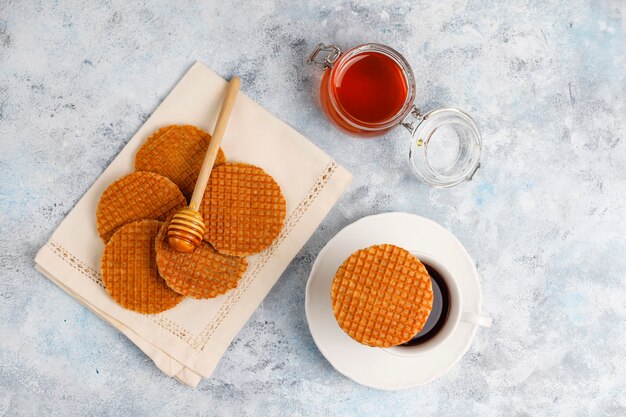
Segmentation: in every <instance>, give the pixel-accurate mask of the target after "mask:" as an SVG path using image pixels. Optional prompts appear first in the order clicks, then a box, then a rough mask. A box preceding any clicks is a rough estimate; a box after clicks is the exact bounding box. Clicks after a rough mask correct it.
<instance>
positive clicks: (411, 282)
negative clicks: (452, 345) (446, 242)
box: [331, 244, 433, 347]
mask: <svg viewBox="0 0 626 417" xmlns="http://www.w3.org/2000/svg"><path fill="white" fill-rule="evenodd" d="M331 302H332V307H333V312H334V314H335V318H336V319H337V322H338V323H339V326H340V327H341V328H342V329H343V330H344V331H345V332H346V333H347V334H348V335H349V336H350V337H351V338H353V339H354V340H356V341H357V342H359V343H362V344H365V345H368V346H375V347H390V346H397V345H400V344H402V343H405V342H407V341H409V340H410V339H411V338H412V337H413V336H415V335H416V334H417V333H419V331H420V330H422V328H423V327H424V324H425V323H426V320H427V319H428V316H429V315H430V312H431V310H432V305H433V291H432V283H431V280H430V276H429V275H428V271H427V270H426V268H425V267H424V265H423V264H422V263H421V262H420V260H419V259H417V258H416V257H415V256H414V255H412V254H411V253H410V252H408V251H406V250H404V249H402V248H400V247H398V246H394V245H389V244H383V245H375V246H370V247H368V248H365V249H361V250H358V251H356V252H355V253H353V254H352V255H350V256H349V257H348V259H346V260H345V261H344V262H343V264H342V265H341V266H340V267H339V269H338V270H337V272H336V274H335V277H334V279H333V284H332V287H331Z"/></svg>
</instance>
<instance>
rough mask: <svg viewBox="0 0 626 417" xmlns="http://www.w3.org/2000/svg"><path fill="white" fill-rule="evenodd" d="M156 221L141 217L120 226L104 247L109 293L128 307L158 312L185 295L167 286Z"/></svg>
mask: <svg viewBox="0 0 626 417" xmlns="http://www.w3.org/2000/svg"><path fill="white" fill-rule="evenodd" d="M161 224H162V223H161V222H159V221H156V220H141V221H137V222H133V223H129V224H127V225H125V226H123V227H121V228H120V229H118V230H117V231H116V232H115V233H114V234H113V236H112V237H111V240H110V241H109V243H107V245H106V247H105V248H104V254H103V255H102V261H101V269H102V280H103V282H104V285H105V288H106V290H107V292H108V293H109V294H110V295H111V297H113V299H114V300H115V302H117V303H118V304H119V305H121V306H122V307H124V308H127V309H129V310H133V311H136V312H138V313H143V314H156V313H160V312H162V311H165V310H168V309H170V308H172V307H174V306H176V305H177V304H178V303H179V302H180V301H181V300H182V299H183V298H184V297H183V296H182V295H180V294H178V293H176V292H175V291H173V290H172V289H171V288H169V287H168V286H167V284H166V283H165V281H164V280H163V278H161V276H160V275H159V273H158V271H157V265H156V259H155V257H156V251H155V248H154V245H155V238H156V236H157V234H158V232H159V228H160V227H161Z"/></svg>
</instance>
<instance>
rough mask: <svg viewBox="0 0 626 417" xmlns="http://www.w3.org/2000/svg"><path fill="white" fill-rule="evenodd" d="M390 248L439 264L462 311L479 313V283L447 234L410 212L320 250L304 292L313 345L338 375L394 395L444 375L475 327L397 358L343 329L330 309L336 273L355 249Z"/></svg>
mask: <svg viewBox="0 0 626 417" xmlns="http://www.w3.org/2000/svg"><path fill="white" fill-rule="evenodd" d="M381 243H392V244H395V245H397V246H400V247H402V248H405V249H407V250H409V251H412V252H413V251H415V252H423V253H427V254H430V255H431V256H432V257H433V258H437V259H439V260H440V261H441V262H442V263H445V266H446V267H447V269H448V270H449V271H450V273H451V274H453V275H454V276H455V277H456V278H458V279H457V281H458V286H459V290H460V292H461V293H462V294H463V311H466V312H470V313H475V314H481V308H480V283H479V282H478V273H477V271H476V267H475V266H474V262H473V261H472V259H471V258H470V256H469V254H468V253H467V251H466V250H465V248H464V247H463V245H461V243H460V242H459V241H458V240H457V239H456V237H454V235H452V233H450V232H449V231H448V230H446V229H445V228H443V227H442V226H440V225H439V224H437V223H435V222H434V221H432V220H429V219H426V218H424V217H420V216H417V215H414V214H408V213H384V214H378V215H374V216H369V217H364V218H362V219H360V220H358V221H356V222H354V223H352V224H351V225H349V226H347V227H345V228H344V229H343V230H341V231H340V232H339V233H337V235H335V237H333V238H332V239H331V240H330V241H329V242H328V243H327V244H326V246H325V247H324V248H323V249H322V250H321V251H320V253H319V255H318V256H317V259H316V260H315V263H314V264H313V268H312V270H311V275H310V276H309V281H308V283H307V287H306V305H305V309H306V316H307V320H308V322H309V329H310V330H311V334H312V335H313V340H314V341H315V344H317V347H318V348H319V350H320V351H321V352H322V354H323V355H324V356H325V357H326V359H328V361H329V362H330V363H331V364H332V365H333V366H334V367H335V369H336V370H337V371H339V372H340V373H342V374H343V375H345V376H347V377H348V378H350V379H352V380H354V381H355V382H358V383H359V384H362V385H366V386H368V387H372V388H378V389H385V390H397V389H404V388H410V387H414V386H418V385H424V384H427V383H429V382H431V381H432V380H434V379H435V378H437V377H439V376H441V375H443V374H444V373H445V372H447V371H448V370H449V369H450V368H452V366H453V365H454V364H456V363H457V362H458V361H459V359H461V357H462V356H463V355H464V354H465V352H466V351H467V349H468V348H469V346H470V343H471V341H472V338H473V337H474V334H475V333H476V325H472V324H469V323H465V322H461V323H459V325H458V326H457V328H456V329H455V330H454V332H453V333H452V335H451V336H450V337H449V338H448V339H447V340H445V342H443V344H441V345H440V346H438V347H437V348H436V349H435V350H433V351H430V352H425V353H423V354H421V355H418V356H400V355H397V354H394V353H392V352H390V351H389V350H385V349H381V348H373V347H368V346H364V345H361V344H360V343H358V342H356V341H354V340H352V339H351V338H350V337H349V336H348V335H347V334H346V333H344V332H343V330H341V328H340V327H339V325H338V324H337V321H336V320H335V317H334V315H333V311H332V308H331V301H330V287H331V284H332V280H333V277H334V275H335V272H336V271H337V268H339V266H340V265H341V264H342V262H343V261H344V260H345V259H346V258H347V257H348V256H350V254H352V253H353V252H355V251H356V250H358V249H362V248H365V247H367V246H370V245H375V244H381Z"/></svg>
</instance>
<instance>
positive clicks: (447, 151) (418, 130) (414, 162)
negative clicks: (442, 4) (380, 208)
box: [402, 107, 482, 188]
mask: <svg viewBox="0 0 626 417" xmlns="http://www.w3.org/2000/svg"><path fill="white" fill-rule="evenodd" d="M402 125H403V126H404V127H405V128H407V129H408V130H409V131H410V132H411V144H410V147H409V160H410V165H411V168H412V170H413V172H414V173H415V175H417V176H418V177H419V178H420V179H421V180H423V181H424V182H426V183H427V184H429V185H431V186H433V187H441V188H445V187H452V186H454V185H457V184H459V183H461V182H463V181H466V180H471V179H472V177H473V176H474V174H475V173H476V171H477V170H478V168H479V167H480V153H481V149H482V140H481V137H480V131H479V130H478V126H477V125H476V122H474V120H473V119H472V118H471V117H470V116H469V115H467V114H466V113H464V112H463V111H461V110H458V109H455V108H442V109H437V110H433V111H431V112H428V113H426V114H425V115H422V114H421V113H420V112H419V110H418V109H417V108H415V107H414V108H413V110H412V112H411V114H410V115H409V116H407V119H405V121H404V122H403V123H402Z"/></svg>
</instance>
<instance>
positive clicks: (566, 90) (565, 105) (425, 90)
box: [0, 0, 626, 416]
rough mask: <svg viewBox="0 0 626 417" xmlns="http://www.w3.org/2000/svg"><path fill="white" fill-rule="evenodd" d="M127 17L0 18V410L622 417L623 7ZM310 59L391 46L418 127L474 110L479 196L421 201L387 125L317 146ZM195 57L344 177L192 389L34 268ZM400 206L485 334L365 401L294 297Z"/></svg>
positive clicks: (33, 8) (249, 5)
mask: <svg viewBox="0 0 626 417" xmlns="http://www.w3.org/2000/svg"><path fill="white" fill-rule="evenodd" d="M96 3H97V4H96ZM138 3H139V2H132V1H119V0H111V1H102V2H69V1H41V2H32V1H26V0H13V1H12V0H0V226H1V228H0V229H1V230H2V233H1V234H0V416H14V415H38V416H53V415H115V416H130V415H133V416H134V415H136V416H139V415H171V416H174V415H216V416H232V415H241V416H247V415H255V414H262V415H302V416H323V415H339V416H354V415H360V416H380V415H407V416H408V415H419V414H424V415H431V416H432V415H468V416H469V415H483V416H513V415H516V416H518V415H519V416H521V415H533V416H535V415H567V416H590V415H612V416H624V415H626V381H625V379H626V377H625V375H626V353H625V352H626V331H625V330H626V320H625V319H626V256H624V253H626V239H625V237H624V236H626V224H625V221H624V217H625V215H626V203H625V197H624V196H625V195H626V141H625V140H623V139H624V134H625V131H626V122H625V119H624V117H625V116H624V115H625V114H626V105H625V98H624V97H626V79H625V73H626V70H625V68H626V61H625V56H626V34H625V31H626V27H625V23H624V19H625V15H626V3H625V2H623V1H620V0H615V1H601V0H562V1H519V0H508V1H494V2H486V1H476V0H467V1H465V0H457V1H421V2H407V1H398V0H393V1H388V2H387V1H383V0H375V1H371V2H370V1H360V2H359V1H343V2H337V3H335V5H332V6H330V5H327V4H326V3H328V2H323V1H320V2H311V3H309V4H298V3H297V2H291V1H277V2H249V1H240V2H235V3H231V2H229V1H215V2H201V4H197V3H194V2H191V1H167V2H165V1H163V2H160V3H159V4H156V3H155V4H151V5H149V4H148V3H149V2H140V3H141V4H138ZM199 3H200V2H199ZM253 3H263V4H262V5H253ZM318 41H332V42H336V43H337V44H338V45H340V46H342V47H344V48H346V47H350V46H353V45H356V44H358V43H363V42H368V41H378V42H382V43H385V44H388V45H390V46H392V47H394V48H396V49H398V50H399V51H401V52H402V53H403V54H404V55H405V56H406V58H407V59H408V61H409V62H410V63H411V64H412V66H413V68H414V70H415V73H416V76H417V97H418V103H419V104H420V105H421V106H422V108H423V109H425V110H429V109H433V108H436V107H440V106H449V105H454V106H457V107H460V108H463V109H466V110H467V111H468V112H470V113H471V114H472V115H473V116H474V117H475V118H476V119H477V121H478V123H479V125H480V127H481V129H482V133H483V136H484V144H485V146H484V154H483V168H482V169H481V170H480V171H479V173H478V175H477V176H476V178H475V180H474V181H473V182H470V183H466V184H463V185H460V186H458V187H456V188H454V189H451V190H434V189H430V188H428V187H427V186H425V185H423V184H421V183H419V182H417V181H416V180H415V179H414V178H413V177H412V174H411V172H410V170H409V167H408V164H407V160H406V159H407V136H406V134H405V133H404V132H403V131H400V130H396V131H394V132H392V133H390V134H389V135H388V136H387V137H385V138H381V139H377V140H367V141H363V140H356V139H353V138H349V137H346V136H344V135H343V134H341V133H339V132H338V131H337V130H335V129H334V128H332V127H331V126H330V125H329V123H328V122H327V121H326V120H325V119H324V117H323V116H322V114H321V112H320V110H319V107H318V103H317V101H316V100H317V93H316V89H317V85H318V80H319V77H320V73H319V72H317V71H315V70H313V69H312V68H307V67H305V65H304V64H303V61H304V59H305V57H306V55H307V53H308V52H309V51H310V50H311V49H312V47H313V46H314V45H315V44H316V43H317V42H318ZM196 60H200V61H202V62H204V63H205V64H207V65H208V66H210V67H211V68H213V69H214V70H215V71H217V72H218V73H220V74H221V75H223V76H225V77H229V76H231V75H233V74H240V75H242V77H243V89H244V91H245V92H246V93H247V94H248V95H250V96H251V97H252V98H254V99H255V100H257V101H258V102H259V103H261V104H262V105H263V106H265V107H266V108H268V109H269V110H270V111H272V112H273V113H275V114H276V115H278V116H279V117H280V118H282V119H283V120H285V121H286V122H288V123H290V124H291V125H293V126H294V127H295V128H296V129H298V130H300V131H301V132H302V133H303V134H305V135H306V136H308V137H309V138H310V139H311V140H312V141H313V142H315V143H316V144H317V145H318V146H320V147H321V148H322V149H324V150H325V151H326V152H328V153H329V154H330V155H332V156H334V157H335V158H336V159H337V160H338V161H339V162H340V163H342V164H343V165H345V166H346V167H347V168H348V169H349V170H351V171H352V173H353V174H354V176H355V180H354V183H353V185H352V187H351V188H350V190H349V191H348V192H347V193H346V195H345V196H344V198H343V199H342V200H341V202H340V204H339V205H338V206H337V207H336V208H335V209H334V210H333V211H332V213H331V214H330V215H329V217H328V218H327V219H326V221H325V222H324V223H323V225H322V226H321V228H320V229H319V230H318V231H317V232H316V233H315V235H314V236H313V238H312V239H311V240H310V241H309V242H308V244H307V245H306V246H305V248H304V249H303V250H302V251H301V252H300V254H299V255H298V256H297V258H296V259H295V261H294V262H293V263H292V264H291V266H290V267H289V269H288V270H287V272H286V273H285V274H284V276H283V277H282V278H281V280H280V281H279V283H278V284H277V285H276V287H275V288H274V289H273V290H272V292H271V293H270V295H269V296H268V298H267V299H266V301H265V302H264V304H263V306H262V307H261V308H260V309H259V310H258V311H257V312H256V314H255V315H254V316H253V317H252V319H251V320H250V322H249V323H248V325H247V326H245V327H244V329H243V330H242V331H241V333H240V334H239V336H238V337H237V339H236V340H235V341H234V343H233V344H232V346H231V348H230V349H229V351H228V352H227V354H226V356H225V357H224V359H223V361H222V362H221V363H220V365H219V366H218V368H217V370H216V372H215V375H214V378H212V379H211V380H208V381H204V382H202V383H201V385H200V386H199V388H198V389H197V390H192V389H189V388H187V387H184V386H182V385H180V384H179V383H177V382H176V381H174V380H171V379H169V378H167V377H164V376H163V375H162V374H161V373H160V372H159V371H158V370H157V368H156V367H155V366H154V365H153V364H152V363H151V362H150V360H149V359H147V358H146V357H145V356H144V355H143V354H142V353H141V352H140V351H139V350H138V349H137V348H135V347H134V346H133V345H132V344H131V343H130V342H129V341H128V340H126V339H125V338H124V337H123V336H121V335H120V334H118V333H117V332H116V331H114V330H113V329H112V328H111V327H109V326H108V325H106V324H104V323H103V322H102V321H101V320H100V319H98V318H96V317H95V316H94V315H93V314H91V313H90V312H88V311H87V310H86V309H85V308H83V307H81V306H80V305H79V304H78V303H77V302H75V301H74V300H72V299H71V298H70V297H69V296H67V295H66V294H65V293H63V292H62V291H61V290H60V289H58V288H57V287H55V286H54V284H52V283H51V282H49V281H48V280H46V279H45V278H44V277H43V276H41V275H39V274H38V273H37V272H35V270H34V269H33V258H34V256H35V253H36V251H37V249H38V248H39V247H40V246H41V245H43V243H44V242H45V241H46V240H47V238H48V236H49V235H50V233H51V232H52V230H53V229H54V228H55V227H56V225H57V224H58V223H59V221H60V220H61V219H62V218H63V217H64V216H65V215H66V213H67V212H68V211H69V210H70V209H71V208H72V207H73V206H74V204H75V203H76V201H77V200H78V199H79V198H80V197H81V196H82V194H83V193H84V192H85V191H86V190H87V188H88V187H89V186H90V185H91V183H92V182H93V181H94V180H95V179H96V178H97V177H98V175H99V174H100V172H101V171H102V170H103V169H104V168H105V167H106V166H107V164H108V163H109V162H110V161H111V160H112V159H113V158H114V157H115V155H116V154H117V153H118V151H119V150H120V149H121V148H122V147H123V146H124V144H125V143H126V142H127V141H128V139H129V138H130V137H131V136H132V135H133V133H134V132H135V131H136V130H137V129H138V128H139V126H140V125H141V124H142V122H143V121H144V120H145V119H146V117H148V115H149V114H150V113H151V112H152V111H153V109H154V108H155V107H156V106H157V105H158V104H159V102H160V101H161V100H162V99H163V97H164V96H165V95H166V94H167V93H168V91H169V90H170V89H171V88H172V86H173V85H174V84H175V82H176V81H177V80H178V79H179V77H180V76H181V75H182V74H183V73H184V72H185V71H186V70H187V68H188V67H189V66H190V65H191V64H192V63H193V62H194V61H196ZM396 210H400V211H408V212H412V213H417V214H420V215H423V216H426V217H430V218H432V219H434V220H436V221H438V222H440V223H441V224H443V225H444V226H446V227H447V228H449V229H450V230H451V231H452V232H453V233H455V234H456V235H457V236H458V237H459V239H460V240H461V241H462V242H463V243H464V244H465V245H466V247H467V249H468V251H469V252H470V254H472V256H473V257H474V259H475V260H476V263H477V265H478V269H479V271H480V274H481V278H482V285H483V293H484V306H485V308H486V310H488V311H489V312H491V314H492V315H493V316H494V318H495V324H494V327H493V328H492V329H489V330H481V331H479V332H478V334H477V337H476V338H475V339H474V343H473V345H472V347H471V349H470V351H469V352H468V354H467V355H466V356H465V357H464V358H463V359H462V361H461V362H460V363H459V364H458V365H457V366H456V367H455V368H454V369H453V370H451V371H450V372H449V373H448V374H447V375H445V376H444V377H442V378H441V379H439V380H437V381H435V382H433V383H432V384H430V385H428V386H425V387H422V388H417V389H412V390H408V391H403V392H380V391H376V390H372V389H368V388H364V387H361V386H358V385H357V384H355V383H353V382H352V381H350V380H348V379H346V378H344V377H343V376H341V375H340V374H338V373H337V372H335V371H334V370H333V369H332V367H331V366H330V365H329V364H328V362H326V360H325V359H324V358H323V357H322V355H321V354H320V353H319V351H318V350H317V348H316V347H315V345H314V343H313V341H312V339H311V336H310V334H309V331H308V328H307V324H306V319H305V315H304V306H303V300H304V287H305V282H306V279H307V276H308V273H309V270H310V267H311V264H312V262H313V260H314V258H315V256H316V254H317V253H318V251H319V250H320V249H321V248H322V246H323V245H324V244H325V243H326V242H327V241H328V240H329V239H330V238H331V237H332V236H333V235H334V234H335V233H336V232H337V231H339V230H340V228H342V227H343V226H345V225H347V224H349V223H351V222H353V221H354V220H356V219H358V218H360V217H362V216H365V215H368V214H373V213H379V212H384V211H396Z"/></svg>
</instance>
